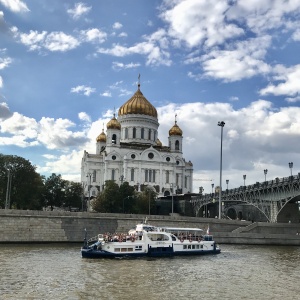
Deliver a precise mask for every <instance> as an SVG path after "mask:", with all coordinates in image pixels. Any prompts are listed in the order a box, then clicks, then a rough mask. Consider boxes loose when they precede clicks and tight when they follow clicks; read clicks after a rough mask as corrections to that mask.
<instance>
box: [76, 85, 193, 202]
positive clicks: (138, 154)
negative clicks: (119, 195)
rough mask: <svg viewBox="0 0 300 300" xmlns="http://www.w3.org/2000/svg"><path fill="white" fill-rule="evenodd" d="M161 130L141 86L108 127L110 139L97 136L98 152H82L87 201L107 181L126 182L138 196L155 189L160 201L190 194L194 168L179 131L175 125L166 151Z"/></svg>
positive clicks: (107, 136)
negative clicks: (184, 151) (136, 191)
mask: <svg viewBox="0 0 300 300" xmlns="http://www.w3.org/2000/svg"><path fill="white" fill-rule="evenodd" d="M170 125H171V124H170ZM158 127H159V123H158V119H157V112H156V109H155V108H154V106H152V104H151V103H150V102H148V100H147V99H146V98H145V97H144V96H143V94H142V93H141V91H140V87H138V90H137V92H136V93H135V94H134V95H133V96H132V97H131V98H130V99H129V100H128V101H127V102H126V103H125V104H124V105H123V106H122V107H121V108H120V109H119V113H118V118H117V119H116V118H115V117H113V119H112V120H110V121H109V122H108V123H107V131H106V134H105V133H104V130H103V131H102V133H101V134H100V135H99V136H98V137H97V143H96V153H95V154H90V153H88V152H86V151H84V155H83V158H82V163H81V181H82V182H83V183H84V187H85V196H86V197H89V196H90V197H92V196H94V197H95V196H97V194H98V193H99V192H101V191H102V190H103V188H104V185H105V181H106V180H115V182H116V183H118V184H121V183H122V182H124V181H127V182H128V183H129V184H130V185H131V186H135V188H136V190H138V191H141V190H143V189H144V188H145V187H152V188H154V189H155V191H156V192H157V193H158V196H164V195H169V194H171V193H172V192H173V193H175V192H177V193H189V192H192V178H193V165H192V163H191V162H190V161H189V162H186V161H185V159H184V158H183V155H182V154H183V152H182V149H183V147H182V140H183V138H182V131H181V129H180V128H179V127H178V125H177V122H176V120H175V125H174V126H173V127H172V128H171V129H170V130H169V145H168V146H162V144H161V142H160V141H159V140H158ZM89 186H90V191H89V190H88V187H89ZM172 187H173V188H172ZM89 194H90V195H89Z"/></svg>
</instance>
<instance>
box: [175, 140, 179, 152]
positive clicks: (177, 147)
mask: <svg viewBox="0 0 300 300" xmlns="http://www.w3.org/2000/svg"><path fill="white" fill-rule="evenodd" d="M175 150H179V141H178V140H177V141H176V142H175Z"/></svg>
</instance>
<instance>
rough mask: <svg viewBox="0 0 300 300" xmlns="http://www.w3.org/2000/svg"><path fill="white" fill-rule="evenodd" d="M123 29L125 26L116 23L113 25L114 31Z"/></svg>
mask: <svg viewBox="0 0 300 300" xmlns="http://www.w3.org/2000/svg"><path fill="white" fill-rule="evenodd" d="M122 27H123V25H122V24H121V23H119V22H116V23H114V24H113V29H121V28H122Z"/></svg>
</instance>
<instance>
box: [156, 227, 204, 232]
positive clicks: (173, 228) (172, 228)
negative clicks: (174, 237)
mask: <svg viewBox="0 0 300 300" xmlns="http://www.w3.org/2000/svg"><path fill="white" fill-rule="evenodd" d="M161 228H162V229H164V230H168V231H203V229H201V228H195V227H193V228H186V227H161Z"/></svg>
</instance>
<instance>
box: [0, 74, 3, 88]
mask: <svg viewBox="0 0 300 300" xmlns="http://www.w3.org/2000/svg"><path fill="white" fill-rule="evenodd" d="M2 87H3V79H2V76H0V89H1V88H2Z"/></svg>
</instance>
